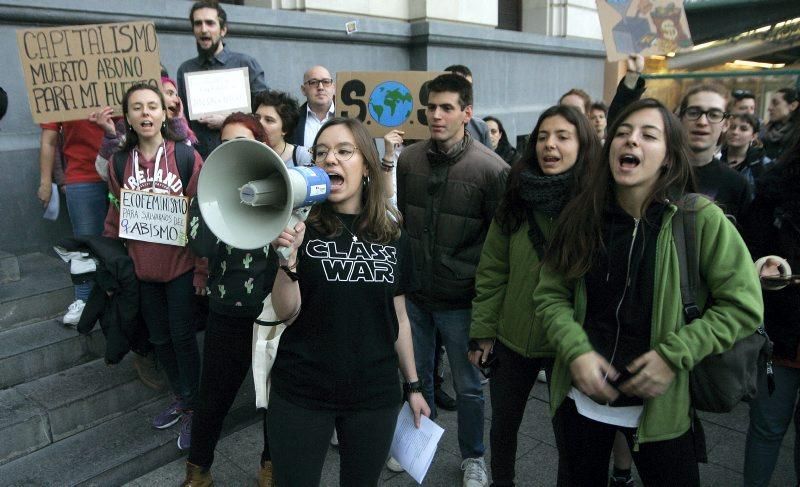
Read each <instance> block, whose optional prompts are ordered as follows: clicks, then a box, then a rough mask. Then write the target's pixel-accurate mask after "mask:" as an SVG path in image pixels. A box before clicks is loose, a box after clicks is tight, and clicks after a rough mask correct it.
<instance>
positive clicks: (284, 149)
mask: <svg viewBox="0 0 800 487" xmlns="http://www.w3.org/2000/svg"><path fill="white" fill-rule="evenodd" d="M288 145H289V143H288V142H286V141H285V140H284V141H283V149H281V151H280V153H279V154H280V156H281V159H283V153H284V152H286V147H287V146H288Z"/></svg>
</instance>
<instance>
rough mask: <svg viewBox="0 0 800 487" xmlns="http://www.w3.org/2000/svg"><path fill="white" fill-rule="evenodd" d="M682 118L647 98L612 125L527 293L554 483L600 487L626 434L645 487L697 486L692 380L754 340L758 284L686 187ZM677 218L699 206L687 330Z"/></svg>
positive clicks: (744, 258)
mask: <svg viewBox="0 0 800 487" xmlns="http://www.w3.org/2000/svg"><path fill="white" fill-rule="evenodd" d="M687 151H688V147H687V142H686V138H685V135H684V134H683V131H682V129H681V125H680V122H679V121H678V120H677V119H676V118H675V116H674V115H673V114H671V113H670V112H669V111H668V110H667V109H666V108H665V107H664V106H663V105H662V104H661V103H659V102H658V101H655V100H652V99H645V100H641V101H638V102H636V103H633V104H631V105H630V106H628V107H627V108H626V109H625V110H624V111H623V112H622V113H621V114H620V115H619V117H618V118H617V119H616V120H615V121H614V123H613V125H612V127H611V129H610V130H609V139H608V141H607V143H606V145H605V148H604V150H603V159H602V161H603V164H599V165H597V166H596V170H595V171H592V174H591V176H590V178H589V180H588V184H587V186H586V187H585V188H584V190H583V191H582V192H581V193H580V194H579V195H578V196H577V197H576V198H575V199H573V200H572V201H571V202H570V203H569V204H568V205H567V207H566V208H565V209H564V211H562V212H561V215H560V216H559V219H558V222H557V225H556V230H555V232H554V235H553V238H552V240H551V242H550V246H549V248H548V252H547V254H546V257H545V262H544V265H543V266H542V271H541V274H540V278H539V284H538V286H537V287H536V290H535V292H534V298H533V299H534V305H535V308H536V317H537V319H540V320H541V321H542V325H543V327H544V329H545V332H546V334H547V338H548V340H549V341H550V343H552V344H553V346H554V347H555V348H556V360H555V365H554V369H553V374H552V377H551V381H550V394H551V395H550V404H551V411H552V412H553V413H554V418H553V426H554V430H555V434H556V443H557V446H558V450H559V471H558V476H559V485H570V486H573V485H574V486H584V485H604V484H605V483H606V482H607V470H608V461H609V454H610V452H611V447H612V443H613V441H614V435H615V434H616V432H617V431H620V432H622V433H623V434H624V435H625V437H626V439H627V440H628V443H629V445H630V446H631V449H632V452H633V458H634V462H635V463H636V466H637V469H638V472H639V475H640V476H641V478H642V480H643V481H644V484H645V485H648V486H649V485H664V486H666V485H670V486H672V485H687V486H688V485H699V472H698V468H697V461H696V456H695V448H694V443H693V439H694V438H693V437H692V430H691V416H690V407H691V404H690V396H689V371H691V369H692V368H693V367H694V366H695V364H697V363H698V362H699V361H700V360H702V359H703V358H705V357H706V356H708V355H710V354H716V353H720V352H723V351H725V350H727V349H729V348H730V347H731V346H733V344H734V342H735V341H736V340H737V339H738V338H740V337H743V336H746V335H747V334H748V333H752V332H753V331H755V329H756V327H757V326H758V325H759V323H760V322H761V319H762V315H763V304H762V302H761V295H760V288H759V282H758V277H757V276H756V273H755V269H754V267H753V265H752V259H751V258H750V254H749V252H748V251H747V248H746V247H745V245H744V242H743V241H742V239H741V237H740V236H739V233H738V232H737V231H736V228H734V226H733V224H732V223H731V222H730V221H728V219H727V218H725V215H724V214H723V213H722V211H721V210H720V209H719V208H718V207H717V206H715V205H713V204H711V203H710V202H708V201H707V200H705V199H703V198H702V197H698V198H697V200H698V201H697V202H696V204H695V205H691V204H689V203H687V202H686V200H685V198H684V196H685V194H686V192H687V191H689V190H690V189H691V187H692V185H691V182H690V181H691V169H690V166H689V162H688V155H687V153H688V152H687ZM676 211H695V212H696V215H695V220H696V247H697V250H698V252H697V253H698V259H699V265H698V267H699V272H700V276H701V279H700V281H701V282H700V283H699V285H698V289H699V290H700V292H699V295H698V303H699V305H700V308H701V309H702V310H703V312H702V314H701V316H700V318H698V319H696V320H693V321H692V322H691V323H688V324H687V323H684V319H683V307H682V302H681V294H680V274H679V267H678V251H679V250H678V249H677V248H676V246H675V243H674V241H673V238H672V217H673V215H674V214H675V212H676Z"/></svg>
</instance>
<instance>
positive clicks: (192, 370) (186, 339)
mask: <svg viewBox="0 0 800 487" xmlns="http://www.w3.org/2000/svg"><path fill="white" fill-rule="evenodd" d="M193 275H194V274H193V272H192V271H189V272H187V273H185V274H183V275H181V276H178V277H176V278H175V279H173V280H171V281H169V282H145V281H141V282H140V283H139V299H140V303H141V306H140V309H141V313H142V318H143V319H144V322H145V324H146V325H147V331H148V332H149V333H150V343H152V344H153V347H154V348H155V351H156V357H158V361H159V362H161V365H162V366H163V367H164V372H165V373H166V374H167V379H168V380H169V384H170V388H171V389H172V392H173V393H174V394H175V395H176V396H179V397H180V398H181V401H182V405H183V407H185V408H187V409H194V405H195V401H196V400H197V390H198V385H199V383H200V351H199V350H198V348H197V337H196V328H195V325H194V322H193V321H192V296H193V295H194V287H193V286H192V278H193Z"/></svg>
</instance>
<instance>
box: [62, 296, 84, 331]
mask: <svg viewBox="0 0 800 487" xmlns="http://www.w3.org/2000/svg"><path fill="white" fill-rule="evenodd" d="M85 307H86V303H84V302H83V300H82V299H78V300H77V301H75V302H74V303H72V304H70V305H69V308H67V313H66V314H65V315H64V318H62V319H61V322H62V323H64V325H67V326H77V325H78V322H79V321H80V320H81V315H82V314H83V308H85Z"/></svg>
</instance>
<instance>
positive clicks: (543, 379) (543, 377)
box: [536, 369, 547, 384]
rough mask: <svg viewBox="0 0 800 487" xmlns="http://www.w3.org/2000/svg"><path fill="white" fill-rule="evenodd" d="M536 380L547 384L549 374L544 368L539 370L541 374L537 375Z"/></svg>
mask: <svg viewBox="0 0 800 487" xmlns="http://www.w3.org/2000/svg"><path fill="white" fill-rule="evenodd" d="M536 380H538V381H539V382H544V383H545V384H547V374H545V373H544V369H542V370H540V371H539V375H537V376H536Z"/></svg>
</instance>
